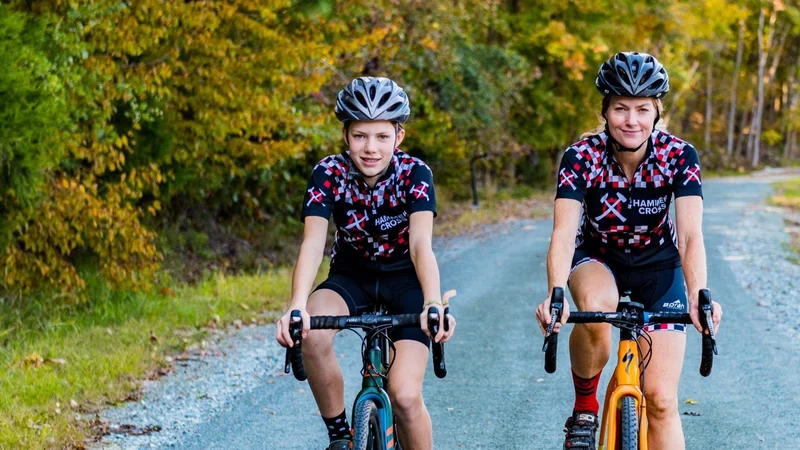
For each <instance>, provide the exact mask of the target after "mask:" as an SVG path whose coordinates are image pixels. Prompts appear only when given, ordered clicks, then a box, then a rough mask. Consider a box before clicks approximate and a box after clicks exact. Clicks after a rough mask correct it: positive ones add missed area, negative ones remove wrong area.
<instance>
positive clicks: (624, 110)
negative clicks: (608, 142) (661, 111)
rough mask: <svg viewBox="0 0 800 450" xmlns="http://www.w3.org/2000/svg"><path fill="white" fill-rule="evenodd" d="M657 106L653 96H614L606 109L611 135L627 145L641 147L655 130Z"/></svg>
mask: <svg viewBox="0 0 800 450" xmlns="http://www.w3.org/2000/svg"><path fill="white" fill-rule="evenodd" d="M656 108H657V105H656V101H654V100H653V99H651V98H634V97H617V96H614V97H612V98H611V101H610V102H609V105H608V108H607V109H606V111H605V115H606V120H607V121H608V130H609V132H610V133H611V136H612V137H613V138H614V139H615V140H616V141H617V142H619V143H620V144H621V145H623V146H625V147H628V148H637V147H639V146H640V145H641V144H642V143H643V142H645V141H646V140H647V138H648V136H650V133H652V132H653V126H654V125H655V121H656V116H657V115H658V110H657V109H656Z"/></svg>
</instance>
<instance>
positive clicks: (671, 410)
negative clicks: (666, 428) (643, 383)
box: [645, 386, 678, 420]
mask: <svg viewBox="0 0 800 450" xmlns="http://www.w3.org/2000/svg"><path fill="white" fill-rule="evenodd" d="M645 399H646V400H647V417H648V418H650V419H653V420H664V419H667V418H669V417H673V416H676V415H678V393H677V392H675V390H674V389H670V388H666V389H665V388H659V387H657V386H653V388H652V389H651V386H648V387H647V392H646V393H645Z"/></svg>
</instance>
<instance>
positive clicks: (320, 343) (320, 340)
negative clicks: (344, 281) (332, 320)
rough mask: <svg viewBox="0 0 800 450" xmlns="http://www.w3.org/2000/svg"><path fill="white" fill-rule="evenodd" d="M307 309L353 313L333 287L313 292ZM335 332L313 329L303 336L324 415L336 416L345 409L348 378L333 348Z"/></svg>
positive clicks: (312, 383) (313, 389) (310, 374)
mask: <svg viewBox="0 0 800 450" xmlns="http://www.w3.org/2000/svg"><path fill="white" fill-rule="evenodd" d="M306 309H307V311H308V313H309V315H312V316H318V315H331V316H346V315H347V314H349V311H348V309H347V304H346V303H345V301H344V300H343V299H342V297H341V296H340V295H339V294H337V293H336V292H334V291H331V290H329V289H320V290H318V291H315V292H314V293H313V294H311V296H310V297H309V298H308V305H307V308H306ZM334 336H336V330H311V331H310V332H309V333H308V336H307V337H306V338H305V339H304V340H303V365H304V366H305V368H306V372H308V385H309V386H310V387H311V392H312V393H313V394H314V399H315V400H316V401H317V406H318V407H319V412H320V414H322V417H336V416H337V415H339V414H340V413H341V412H342V411H343V410H344V380H343V378H342V369H341V368H340V367H339V362H338V361H337V360H336V354H335V353H334V351H333V338H334Z"/></svg>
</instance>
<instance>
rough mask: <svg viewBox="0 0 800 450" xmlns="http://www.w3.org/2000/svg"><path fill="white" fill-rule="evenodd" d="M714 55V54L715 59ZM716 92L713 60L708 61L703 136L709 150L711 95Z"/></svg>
mask: <svg viewBox="0 0 800 450" xmlns="http://www.w3.org/2000/svg"><path fill="white" fill-rule="evenodd" d="M713 58H714V55H712V61H713ZM713 92H714V64H712V62H711V61H709V62H708V71H707V73H706V118H705V126H706V127H705V128H706V131H705V135H704V136H703V142H704V144H705V149H706V151H707V152H709V151H711V117H712V115H711V108H712V107H713V105H712V103H711V95H712V94H713Z"/></svg>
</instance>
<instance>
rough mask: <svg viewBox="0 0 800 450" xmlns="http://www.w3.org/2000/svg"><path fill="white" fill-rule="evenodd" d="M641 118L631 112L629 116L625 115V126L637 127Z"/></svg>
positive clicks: (634, 112)
mask: <svg viewBox="0 0 800 450" xmlns="http://www.w3.org/2000/svg"><path fill="white" fill-rule="evenodd" d="M638 119H639V117H638V116H637V114H636V111H634V110H630V111H628V114H626V115H625V124H626V125H636V124H637V123H638Z"/></svg>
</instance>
